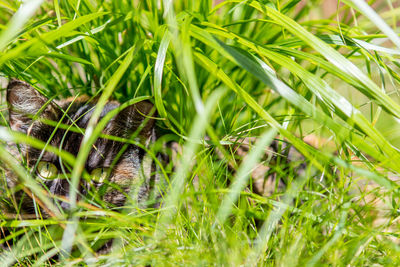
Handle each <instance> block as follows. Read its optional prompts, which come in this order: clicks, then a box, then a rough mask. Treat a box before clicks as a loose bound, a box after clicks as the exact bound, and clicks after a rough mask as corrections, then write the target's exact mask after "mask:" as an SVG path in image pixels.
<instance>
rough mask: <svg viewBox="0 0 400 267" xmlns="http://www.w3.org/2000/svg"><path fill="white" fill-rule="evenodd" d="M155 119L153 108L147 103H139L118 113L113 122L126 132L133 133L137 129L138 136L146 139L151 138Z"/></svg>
mask: <svg viewBox="0 0 400 267" xmlns="http://www.w3.org/2000/svg"><path fill="white" fill-rule="evenodd" d="M154 117H156V114H155V109H154V106H153V104H152V103H151V102H149V101H141V102H138V103H136V104H134V105H131V106H128V107H126V108H125V109H123V110H122V111H120V112H119V113H118V115H117V116H116V117H115V122H116V123H117V124H118V125H119V126H120V127H121V126H122V125H123V127H124V128H125V129H126V130H127V132H129V133H134V132H135V131H136V130H138V129H139V128H140V129H141V130H140V133H139V136H140V137H142V138H145V139H148V138H149V137H151V136H152V133H153V129H154V123H155V119H154Z"/></svg>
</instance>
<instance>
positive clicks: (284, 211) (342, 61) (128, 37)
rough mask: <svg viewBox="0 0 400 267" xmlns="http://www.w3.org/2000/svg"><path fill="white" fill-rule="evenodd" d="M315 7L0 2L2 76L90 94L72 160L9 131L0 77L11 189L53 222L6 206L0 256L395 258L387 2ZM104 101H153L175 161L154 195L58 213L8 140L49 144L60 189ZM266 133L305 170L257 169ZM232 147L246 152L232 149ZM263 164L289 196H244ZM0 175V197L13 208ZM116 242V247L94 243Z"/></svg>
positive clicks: (392, 30) (344, 261) (25, 259)
mask: <svg viewBox="0 0 400 267" xmlns="http://www.w3.org/2000/svg"><path fill="white" fill-rule="evenodd" d="M323 4H324V1H304V2H303V1H298V0H287V1H261V0H260V1H257V0H254V1H239V0H228V1H223V2H221V3H219V4H217V3H214V2H213V1H212V0H204V1H194V0H191V1H156V0H146V1H127V0H114V1H100V0H83V1H66V0H54V1H40V0H31V1H24V2H23V3H22V2H21V1H11V0H10V1H9V0H4V1H0V76H1V77H3V78H2V79H3V80H4V82H3V85H4V86H5V84H6V82H5V81H6V79H9V78H12V77H15V78H18V79H21V80H25V81H28V82H29V83H31V84H32V85H34V86H35V88H37V90H39V91H40V92H42V93H44V94H45V95H47V96H49V97H56V98H65V97H69V96H77V95H82V94H87V95H90V96H98V97H99V104H98V105H97V107H96V109H95V111H94V113H93V114H94V115H93V116H92V119H91V121H90V123H89V126H88V128H87V129H86V135H85V139H84V140H83V143H82V144H81V147H82V149H81V150H80V152H79V154H78V156H77V157H76V158H74V157H72V158H71V155H69V154H67V153H64V152H62V151H59V150H58V148H54V147H51V146H49V145H46V144H45V143H43V142H40V141H38V140H35V139H33V138H30V137H27V136H22V135H21V134H17V133H13V132H11V131H10V130H8V129H7V126H8V125H9V122H8V121H7V108H6V107H7V103H6V102H5V101H4V95H5V89H4V88H3V90H2V96H3V100H2V103H1V111H2V114H1V118H2V121H1V124H2V125H3V126H4V127H3V128H1V129H0V139H1V144H2V145H1V146H0V160H1V162H2V166H3V168H9V169H10V168H11V169H13V170H14V172H16V173H17V174H18V175H19V176H20V178H21V180H22V181H23V186H24V187H25V188H19V190H24V191H26V192H32V194H33V195H35V196H36V198H37V200H38V201H40V202H41V203H44V205H45V206H47V208H48V209H49V210H50V211H52V213H51V214H53V216H52V217H50V218H42V217H41V216H40V214H37V216H36V217H34V218H23V217H21V216H18V214H6V213H3V214H2V215H1V217H0V220H1V230H2V231H5V230H7V231H9V234H8V235H6V236H5V237H3V239H2V240H0V243H1V244H2V245H3V247H4V249H3V250H2V252H1V256H0V258H1V262H2V263H4V264H6V265H13V264H17V265H18V264H20V265H34V266H41V265H52V264H55V265H75V264H79V265H106V266H110V265H139V266H148V265H154V266H157V265H160V264H162V265H178V264H179V265H228V266H237V265H244V266H255V265H260V266H264V265H280V266H296V265H299V266H304V265H309V266H315V265H317V266H318V265H321V264H324V265H350V266H353V265H373V264H378V265H394V266H395V265H398V264H400V259H399V257H398V255H399V250H400V247H399V245H398V241H399V239H398V233H399V232H398V229H399V224H398V223H397V220H398V203H399V201H400V200H399V191H398V185H397V183H396V180H397V175H398V173H400V152H399V150H398V147H399V145H400V135H399V134H398V132H400V131H399V130H400V127H399V123H398V121H399V118H400V104H399V92H398V90H397V87H398V86H399V82H400V76H399V75H398V72H399V71H398V70H399V67H400V65H399V63H398V59H399V55H400V50H399V37H398V29H397V24H398V23H397V16H398V15H397V13H398V12H399V7H397V6H396V3H394V2H393V3H392V2H391V1H387V2H384V1H369V2H368V4H366V3H365V2H364V1H361V0H353V1H341V3H340V4H338V8H339V9H338V10H337V11H336V12H334V13H332V15H331V16H327V17H326V16H321V12H322V11H323V8H324V7H323ZM371 7H374V8H371ZM4 86H3V87H4ZM110 98H113V99H116V100H118V101H120V102H121V103H126V102H127V101H130V102H129V103H134V102H135V101H139V100H140V99H145V98H150V100H151V101H152V102H153V103H154V104H155V107H156V110H157V114H158V117H159V118H158V122H157V125H158V127H159V128H160V129H161V130H160V132H162V133H163V136H162V137H161V138H160V140H159V141H158V142H159V143H168V142H170V141H175V142H178V143H179V146H180V148H181V149H180V150H181V152H180V153H178V156H177V157H174V161H173V162H172V163H171V164H172V165H173V167H171V164H170V165H169V166H163V174H164V175H163V177H164V178H165V179H166V180H167V181H169V186H168V188H167V189H166V192H165V193H164V194H163V200H162V203H163V204H162V206H161V208H160V209H153V208H146V209H144V208H141V207H138V206H135V205H134V204H132V205H131V204H127V206H126V207H124V209H120V210H109V209H106V208H104V207H101V206H96V205H95V204H93V203H91V202H89V201H87V202H82V201H81V202H76V198H75V196H76V195H74V194H72V195H71V207H72V209H71V211H69V212H64V211H60V210H59V209H58V207H56V206H54V205H53V202H52V201H51V198H50V197H49V196H48V195H47V194H46V193H43V191H42V189H41V187H40V186H39V184H38V182H36V180H35V177H32V176H31V175H30V170H29V169H28V170H27V169H26V168H24V166H23V164H19V163H17V162H16V160H15V159H14V158H13V157H12V156H11V155H10V154H9V153H8V152H7V151H6V142H7V141H14V142H17V143H27V144H29V145H31V146H35V147H38V148H40V149H44V148H45V149H47V150H50V151H52V152H54V153H58V155H59V156H60V157H62V158H63V160H66V161H69V162H70V163H71V164H72V165H73V166H74V167H73V170H72V174H71V184H72V185H73V186H74V187H77V186H78V182H79V179H80V177H81V176H82V175H84V174H83V173H84V169H83V167H84V163H85V160H86V158H87V156H88V153H89V148H90V147H91V145H92V144H93V143H94V141H95V140H96V139H97V138H98V137H99V136H100V135H101V130H102V128H103V127H104V126H105V124H104V121H103V122H98V118H99V115H100V112H101V110H102V108H103V106H104V104H105V103H106V101H107V100H108V99H110ZM89 133H91V134H89ZM273 138H276V139H277V140H281V141H282V143H283V142H284V143H288V144H290V145H292V146H293V147H294V148H296V149H297V151H299V152H300V153H301V154H302V155H303V156H304V158H305V159H304V161H305V163H306V164H303V165H302V166H305V168H304V170H303V171H299V170H298V165H299V164H301V163H303V162H297V161H293V162H289V163H288V162H285V161H282V163H279V162H278V163H275V164H274V165H272V163H271V164H270V161H269V158H268V156H267V154H268V153H266V150H268V146H269V145H270V143H271V142H272V139H273ZM304 140H308V141H307V142H305V141H304ZM125 141H126V142H133V141H132V140H125ZM310 142H311V143H313V145H310V144H309V143H310ZM242 143H246V144H245V145H243V147H246V149H247V147H248V152H246V153H245V156H243V153H239V152H240V151H241V150H240V149H239V151H238V147H239V145H240V144H242ZM282 143H281V145H280V146H282ZM157 147H160V145H158V144H157V145H154V146H152V148H151V149H150V151H149V154H151V155H153V156H154V154H155V153H157V151H158V150H157V149H158V148H157ZM260 166H269V167H270V171H271V173H275V175H276V177H277V179H278V180H279V179H281V180H283V181H285V183H286V187H285V189H284V190H283V191H282V190H278V188H276V190H275V193H273V194H272V195H268V196H267V195H264V196H262V195H259V194H256V193H254V192H255V191H254V188H253V186H254V184H255V180H256V179H259V177H258V176H257V175H256V172H255V171H254V170H255V169H256V168H258V167H260ZM264 176H265V178H268V177H269V175H267V174H264ZM2 177H3V178H2V179H1V181H2V183H1V184H2V185H1V187H0V192H1V201H2V203H3V204H5V205H13V203H10V199H12V198H11V197H10V196H11V194H12V192H11V191H10V189H9V188H7V186H6V184H5V178H4V174H3V175H2ZM273 186H276V187H277V184H275V185H273ZM71 192H74V191H73V190H71ZM14 204H15V203H14ZM111 238H114V242H113V248H112V251H111V252H110V253H109V254H106V255H98V254H96V250H97V249H98V248H100V247H101V246H102V244H104V242H106V240H109V239H111Z"/></svg>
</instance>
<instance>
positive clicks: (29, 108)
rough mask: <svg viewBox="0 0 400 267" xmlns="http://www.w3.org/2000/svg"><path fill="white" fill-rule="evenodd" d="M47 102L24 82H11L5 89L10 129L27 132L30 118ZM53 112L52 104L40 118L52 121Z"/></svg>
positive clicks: (30, 122) (30, 121)
mask: <svg viewBox="0 0 400 267" xmlns="http://www.w3.org/2000/svg"><path fill="white" fill-rule="evenodd" d="M47 101H48V99H47V98H46V97H45V96H43V95H42V94H40V93H39V92H38V91H37V90H36V89H35V88H33V87H32V86H31V85H29V84H28V83H26V82H23V81H19V80H15V79H13V80H11V81H10V82H9V84H8V87H7V103H8V111H9V118H10V126H11V129H13V130H16V131H21V132H25V133H26V132H27V129H28V128H29V127H30V125H31V124H32V118H33V116H34V115H36V114H38V112H39V110H40V109H41V108H42V107H43V105H44V104H45V103H46V102H47ZM54 113H55V110H54V107H53V105H52V104H49V105H47V107H46V108H44V110H43V111H42V112H41V114H40V117H44V118H48V119H54V118H55V114H54Z"/></svg>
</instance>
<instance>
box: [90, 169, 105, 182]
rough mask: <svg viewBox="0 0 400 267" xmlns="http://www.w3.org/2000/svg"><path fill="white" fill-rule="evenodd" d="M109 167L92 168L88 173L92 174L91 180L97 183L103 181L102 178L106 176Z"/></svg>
mask: <svg viewBox="0 0 400 267" xmlns="http://www.w3.org/2000/svg"><path fill="white" fill-rule="evenodd" d="M108 174H109V168H97V169H94V170H93V171H92V172H91V173H90V175H91V176H92V181H94V182H97V183H103V182H104V180H105V179H106V178H107V177H108Z"/></svg>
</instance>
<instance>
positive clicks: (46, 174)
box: [37, 161, 58, 180]
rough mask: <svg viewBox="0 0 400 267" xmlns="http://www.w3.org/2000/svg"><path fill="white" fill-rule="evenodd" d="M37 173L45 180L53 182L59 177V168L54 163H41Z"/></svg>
mask: <svg viewBox="0 0 400 267" xmlns="http://www.w3.org/2000/svg"><path fill="white" fill-rule="evenodd" d="M37 173H38V174H39V175H40V177H42V178H43V179H49V180H51V179H54V178H57V177H58V169H57V167H56V166H55V165H54V164H53V163H51V162H47V161H41V162H39V164H38V166H37Z"/></svg>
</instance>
